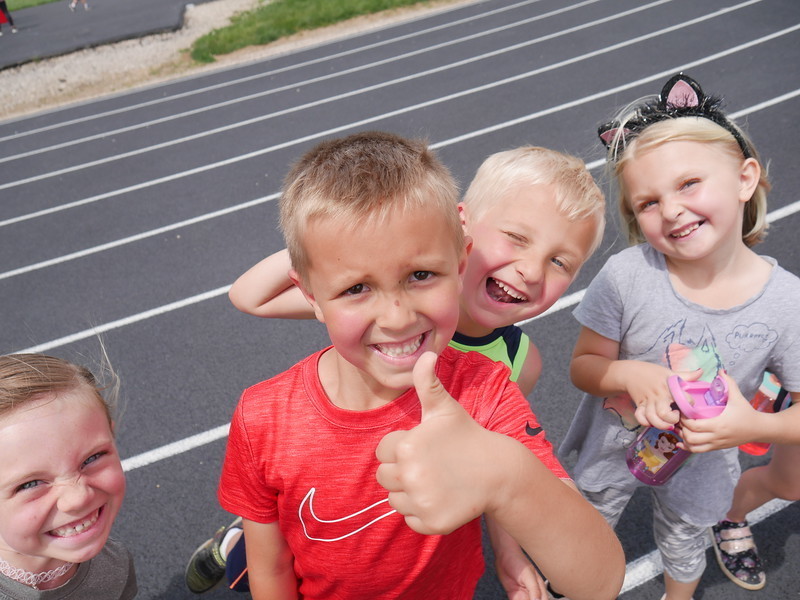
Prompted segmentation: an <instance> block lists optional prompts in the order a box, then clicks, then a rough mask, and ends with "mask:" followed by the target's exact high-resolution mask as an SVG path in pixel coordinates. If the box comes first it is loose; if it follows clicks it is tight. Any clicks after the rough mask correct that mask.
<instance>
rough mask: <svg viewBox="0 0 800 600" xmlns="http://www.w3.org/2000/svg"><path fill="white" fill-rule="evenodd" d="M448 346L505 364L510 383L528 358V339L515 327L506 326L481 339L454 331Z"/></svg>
mask: <svg viewBox="0 0 800 600" xmlns="http://www.w3.org/2000/svg"><path fill="white" fill-rule="evenodd" d="M450 345H451V346H452V347H453V348H455V349H456V350H461V352H480V353H481V354H483V355H484V356H486V357H488V358H491V359H492V360H493V361H495V362H501V363H503V364H505V365H506V366H507V367H508V368H509V369H511V377H510V379H511V381H516V380H517V379H518V378H519V374H520V372H521V371H522V365H523V364H524V363H525V358H526V357H527V356H528V347H529V346H530V338H529V337H528V336H527V335H526V334H525V333H524V332H523V331H522V329H520V328H519V327H517V326H516V325H508V326H506V327H499V328H498V329H495V330H494V331H493V332H492V333H490V334H489V335H484V336H482V337H470V336H468V335H463V334H461V333H458V332H457V331H456V332H455V334H454V335H453V339H452V340H451V341H450Z"/></svg>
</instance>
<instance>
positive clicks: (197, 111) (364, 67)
mask: <svg viewBox="0 0 800 600" xmlns="http://www.w3.org/2000/svg"><path fill="white" fill-rule="evenodd" d="M599 1H600V0H586V1H585V2H582V3H580V4H576V5H574V6H568V7H565V8H561V9H558V10H554V11H551V12H549V13H545V14H541V15H536V16H535V17H531V18H529V19H523V20H522V21H518V22H515V23H511V24H509V25H503V26H501V27H495V28H493V29H487V30H485V31H481V32H479V33H475V34H472V35H468V36H464V37H461V38H457V39H453V40H448V41H447V42H442V43H440V44H435V45H433V46H428V47H426V48H420V49H417V50H414V51H413V52H406V53H404V54H398V55H396V56H392V57H390V58H386V59H383V60H379V61H375V62H371V63H369V64H366V65H360V66H357V67H351V68H349V69H335V70H334V71H333V72H332V73H327V74H325V75H320V76H318V77H314V78H311V79H306V80H304V81H298V82H293V83H289V84H287V85H283V86H280V87H276V88H270V89H268V90H263V91H261V92H256V93H253V94H248V95H246V96H238V97H236V98H232V99H230V100H226V101H224V102H217V103H215V104H209V105H204V106H201V107H199V108H195V109H193V110H188V111H185V112H180V113H171V114H169V115H166V116H164V117H161V118H158V119H153V120H151V121H145V122H141V123H136V124H134V125H129V126H127V127H121V128H119V129H114V130H111V131H104V132H101V133H97V134H95V135H91V136H86V137H82V138H75V139H71V140H68V141H65V142H62V143H60V144H54V145H52V146H45V147H42V148H37V149H35V150H30V151H28V152H23V153H20V154H13V155H10V156H6V157H2V158H0V164H2V163H4V162H8V161H12V160H18V159H21V158H27V157H30V156H35V155H37V154H42V153H44V152H51V151H54V150H60V149H63V148H68V147H70V146H75V145H77V144H83V143H86V142H90V141H94V140H99V139H103V138H110V137H113V136H116V135H119V134H122V133H128V132H131V131H136V130H138V129H143V128H148V127H153V126H155V125H160V124H163V123H166V122H169V121H175V120H177V119H182V118H186V117H190V116H195V115H198V114H201V113H204V112H208V111H211V110H216V109H219V108H225V107H229V106H232V105H235V104H239V103H241V102H248V101H250V100H255V99H258V98H263V97H266V96H271V95H273V94H278V93H280V92H284V91H287V90H295V89H297V88H300V87H305V86H309V85H311V84H314V83H320V82H323V81H327V80H329V79H336V78H339V77H343V76H345V75H351V74H353V73H358V72H360V71H366V70H369V69H374V68H377V67H380V66H384V65H386V64H389V63H393V62H397V61H400V60H405V59H407V58H411V57H413V56H417V55H420V54H425V53H427V52H430V51H433V50H439V49H441V48H446V47H448V46H452V45H456V44H461V43H463V42H466V41H469V40H473V39H477V38H480V37H486V36H489V35H493V34H495V33H499V32H502V31H505V30H507V29H511V28H514V27H521V26H523V25H527V24H529V23H531V22H533V21H539V20H542V19H545V18H548V17H551V16H554V15H557V14H560V13H563V12H567V11H571V10H575V9H577V8H580V7H583V6H585V5H587V4H593V3H595V2H599ZM757 1H759V2H760V1H761V0H757ZM665 2H672V0H658V1H657V2H653V3H652V4H649V5H646V6H642V7H637V8H635V9H631V10H629V11H626V12H625V13H620V14H619V15H614V16H611V17H606V18H604V19H600V20H597V21H594V22H592V23H588V24H585V25H581V26H579V27H577V28H576V27H572V28H570V29H566V30H563V31H560V32H557V33H553V34H550V35H547V36H544V37H541V38H537V39H535V40H528V41H526V42H524V43H522V44H518V45H516V46H510V47H508V48H504V49H502V50H498V51H495V52H492V53H488V54H483V55H478V56H475V57H473V58H471V59H465V60H462V61H459V62H457V63H451V64H449V65H443V66H441V67H438V68H436V69H431V70H428V71H419V72H416V73H414V74H413V75H411V76H409V77H403V78H398V79H394V80H389V81H386V82H384V83H381V84H379V85H376V86H370V87H365V88H361V89H359V90H356V91H353V92H351V93H349V94H342V95H338V96H331V97H329V98H324V99H322V100H319V101H317V102H313V103H309V104H303V105H298V106H295V107H292V109H291V110H287V111H282V112H279V113H272V114H269V115H261V116H260V117H258V118H257V119H250V120H246V121H238V122H236V123H232V124H230V125H226V126H224V127H218V128H216V129H209V130H205V131H203V132H202V134H201V135H199V136H187V137H183V138H179V139H176V140H172V141H170V142H165V143H164V144H157V145H153V146H149V147H146V148H142V149H140V150H138V151H134V152H133V153H126V154H118V155H116V157H114V159H116V160H118V159H120V158H124V157H127V156H133V155H135V154H139V153H142V152H147V151H151V150H157V149H160V148H165V147H167V146H170V145H174V144H179V143H182V142H185V141H188V140H192V139H195V138H196V137H204V136H209V135H214V134H216V133H220V132H223V131H229V130H231V129H236V128H238V127H246V126H247V125H250V124H252V123H255V122H259V121H263V120H267V119H271V118H275V117H278V116H282V115H285V114H288V113H290V112H297V111H300V110H304V109H306V108H309V107H312V106H318V105H322V104H326V103H329V102H336V101H338V100H341V99H343V98H348V97H350V96H355V95H359V94H363V93H366V92H368V91H374V90H375V89H380V88H382V87H387V86H390V85H394V84H397V83H403V82H406V81H411V80H413V79H417V78H420V77H424V76H426V75H431V74H434V73H438V72H441V71H444V70H448V69H451V68H455V67H458V66H462V65H464V64H470V63H472V62H477V61H479V60H483V59H485V58H488V57H491V56H497V55H499V54H503V53H506V52H512V51H514V50H517V49H519V48H522V47H525V46H530V45H532V44H537V43H540V42H542V41H545V40H548V39H553V38H555V37H560V36H562V35H567V34H569V33H573V32H575V31H578V30H580V29H586V28H588V27H592V26H594V25H597V24H599V23H603V22H606V21H611V20H614V19H618V18H621V17H622V16H624V15H626V14H632V13H634V12H639V11H642V10H646V9H648V8H651V7H652V6H655V5H659V4H663V3H665ZM259 77H261V75H259ZM0 141H2V139H0ZM89 166H91V164H90V165H89ZM76 168H77V167H76Z"/></svg>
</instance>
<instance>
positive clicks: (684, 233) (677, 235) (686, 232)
mask: <svg viewBox="0 0 800 600" xmlns="http://www.w3.org/2000/svg"><path fill="white" fill-rule="evenodd" d="M698 227H700V223H695V224H694V225H692V226H691V227H689V228H688V229H683V230H681V231H679V232H678V233H671V234H670V236H671V237H674V238H682V237H686V236H687V235H689V234H690V233H692V232H693V231H695V230H696V229H697V228H698Z"/></svg>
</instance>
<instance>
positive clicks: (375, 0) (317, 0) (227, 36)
mask: <svg viewBox="0 0 800 600" xmlns="http://www.w3.org/2000/svg"><path fill="white" fill-rule="evenodd" d="M67 1H68V0H7V2H8V9H9V10H10V11H12V12H13V11H15V10H20V9H21V8H28V7H30V6H37V5H39V4H48V3H50V2H67ZM131 1H135V0H131ZM426 3H427V2H425V1H423V0H272V1H271V2H267V3H264V4H263V5H261V6H259V7H258V8H256V9H254V10H251V11H248V12H244V13H241V14H239V15H236V16H235V17H234V18H233V19H232V20H231V24H230V25H228V26H227V27H223V28H221V29H215V30H214V31H212V32H211V33H208V34H207V35H204V36H202V37H200V38H198V39H197V40H196V41H195V42H194V44H193V45H192V49H191V57H192V58H193V59H194V60H196V61H197V62H201V63H209V62H214V60H215V58H214V57H215V56H220V55H222V54H228V53H230V52H234V51H235V50H239V49H241V48H246V47H247V46H260V45H263V44H268V43H270V42H274V41H275V40H277V39H280V38H282V37H286V36H289V35H292V34H295V33H299V32H301V31H307V30H310V29H317V28H319V27H325V26H327V25H333V24H334V23H338V22H340V21H346V20H347V19H352V18H353V17H358V16H360V15H368V14H373V13H377V12H380V11H383V10H388V9H391V8H400V7H403V6H411V5H414V4H426Z"/></svg>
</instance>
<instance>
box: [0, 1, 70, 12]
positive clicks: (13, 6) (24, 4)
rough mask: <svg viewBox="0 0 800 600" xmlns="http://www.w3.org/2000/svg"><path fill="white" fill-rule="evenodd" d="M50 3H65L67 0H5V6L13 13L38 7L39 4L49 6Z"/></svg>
mask: <svg viewBox="0 0 800 600" xmlns="http://www.w3.org/2000/svg"><path fill="white" fill-rule="evenodd" d="M51 2H67V0H7V2H6V6H8V10H9V11H11V12H14V11H15V10H19V9H20V8H28V7H29V6H39V5H40V4H50V3H51Z"/></svg>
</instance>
